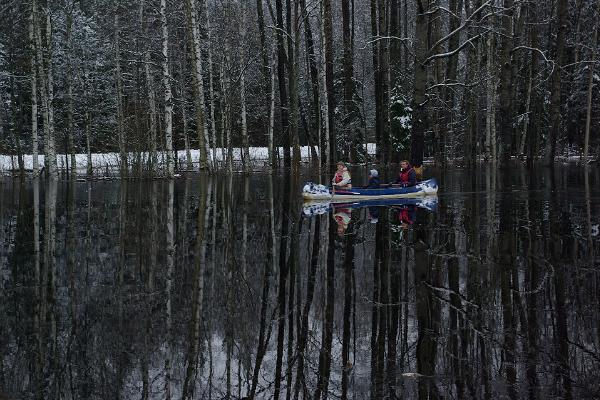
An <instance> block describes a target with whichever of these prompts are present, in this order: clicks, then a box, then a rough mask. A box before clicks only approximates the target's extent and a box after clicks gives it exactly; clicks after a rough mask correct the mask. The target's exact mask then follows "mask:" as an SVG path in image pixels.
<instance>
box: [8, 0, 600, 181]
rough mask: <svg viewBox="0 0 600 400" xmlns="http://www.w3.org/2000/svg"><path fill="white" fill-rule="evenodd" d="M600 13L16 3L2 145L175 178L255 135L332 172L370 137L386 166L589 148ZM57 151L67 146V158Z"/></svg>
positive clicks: (361, 157) (385, 4)
mask: <svg viewBox="0 0 600 400" xmlns="http://www.w3.org/2000/svg"><path fill="white" fill-rule="evenodd" d="M599 7H600V6H598V1H594V0H577V1H572V2H568V1H567V0H555V1H548V2H546V1H522V0H485V1H484V0H447V1H446V0H416V1H410V2H409V1H408V0H369V1H358V0H342V1H340V2H332V1H330V0H323V1H319V2H317V1H312V0H310V1H309V0H285V1H284V0H257V1H256V2H250V3H247V2H241V1H238V0H226V1H222V2H212V1H208V0H200V1H195V0H186V1H184V2H175V1H171V0H165V1H164V2H161V1H159V0H126V1H115V0H60V1H48V0H30V1H27V2H21V1H13V0H3V1H2V3H1V4H0V12H1V13H2V20H3V21H11V23H9V24H2V27H0V140H1V150H2V153H3V154H6V155H12V156H15V158H14V159H10V158H9V159H6V158H5V159H4V161H3V166H4V168H21V169H23V168H33V169H34V170H36V171H37V169H38V168H39V167H38V165H37V154H38V152H40V153H41V154H44V155H45V157H46V159H47V160H48V162H46V165H47V170H49V171H50V172H51V173H53V172H55V170H56V169H57V168H67V169H69V168H70V169H73V170H75V169H76V168H77V163H81V164H82V165H86V166H87V167H86V169H87V173H89V174H91V173H92V166H93V165H92V164H97V163H96V162H95V161H93V154H92V153H97V152H116V153H118V158H117V160H116V161H115V163H117V164H118V166H119V167H121V168H122V171H123V172H124V173H125V172H127V173H128V172H131V171H142V170H147V169H148V170H155V169H156V168H157V166H158V165H161V166H165V167H164V168H163V170H164V171H165V172H166V174H168V175H172V174H173V170H174V168H186V169H189V168H192V165H193V164H194V163H196V164H197V166H198V167H199V168H200V169H207V168H227V169H231V168H232V167H231V165H232V163H233V161H240V160H241V161H242V162H243V164H244V165H245V166H246V167H247V166H248V164H250V161H251V160H252V159H254V158H257V157H258V155H257V153H255V152H254V151H252V150H251V149H249V147H250V146H263V147H268V148H269V149H270V152H269V157H268V158H269V160H270V163H271V164H273V163H275V162H278V161H279V157H280V154H279V152H276V151H275V149H276V147H278V146H280V147H281V146H282V147H283V150H282V154H281V156H282V157H283V158H282V161H283V163H284V164H285V165H286V166H292V165H294V166H296V165H298V163H299V162H300V159H301V157H303V156H308V155H310V156H311V157H312V158H316V157H318V154H320V157H319V158H320V162H321V164H322V166H324V167H325V166H327V165H330V164H331V163H332V162H333V161H334V160H337V159H339V158H343V159H348V160H350V161H352V162H364V161H367V151H366V145H367V143H373V142H374V143H376V145H377V151H376V155H375V160H374V161H375V162H376V163H379V164H388V163H390V162H396V161H397V160H398V158H399V157H403V158H410V160H411V161H412V162H413V164H414V165H415V166H420V165H421V164H422V162H423V159H424V158H426V157H433V158H434V159H435V160H436V161H437V162H439V163H444V162H446V161H447V160H452V161H453V160H457V159H461V160H463V161H464V162H465V163H467V164H472V163H474V162H476V161H477V160H479V159H481V158H483V159H485V160H487V161H489V162H496V161H503V162H505V161H507V160H509V159H510V158H511V157H515V156H516V157H523V158H526V159H527V160H528V162H529V163H530V164H533V163H534V162H536V161H540V162H542V161H543V162H544V163H546V164H547V163H551V162H553V161H554V160H555V159H556V158H557V157H559V156H565V155H584V156H585V157H584V158H585V159H587V158H588V156H589V155H590V154H591V155H595V154H596V153H597V151H596V147H597V146H598V143H597V140H595V137H596V136H597V133H598V121H597V118H595V116H596V115H597V114H598V113H597V108H596V107H597V106H596V104H598V103H599V102H598V101H596V100H597V98H598V94H597V92H596V91H595V90H594V89H595V85H597V82H598V75H599V74H598V73H595V72H594V71H597V70H598V68H597V64H598V61H597V51H598V43H597V42H598V33H597V32H598V21H599V19H600V17H599V15H598V14H599ZM300 146H309V149H308V150H301V147H300ZM235 148H238V149H240V150H239V152H238V150H234V149H235ZM317 149H321V151H320V153H319V152H318V150H317ZM173 150H178V152H177V153H175V156H176V157H175V159H173V154H174V153H173ZM302 151H305V152H306V154H304V155H303V154H302ZM25 154H33V155H34V158H35V160H36V162H34V161H32V160H31V159H30V158H27V160H25V158H24V155H25ZM57 154H58V155H60V154H64V155H71V156H70V157H66V156H65V157H59V159H58V164H57V165H55V164H56V163H55V161H54V160H56V157H57V156H56V155H57ZM75 154H87V156H84V157H75V156H74V155H75ZM25 164H27V165H25Z"/></svg>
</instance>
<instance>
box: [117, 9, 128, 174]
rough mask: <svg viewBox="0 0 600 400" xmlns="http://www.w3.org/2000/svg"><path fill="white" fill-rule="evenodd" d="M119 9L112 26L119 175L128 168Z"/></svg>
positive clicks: (124, 172) (125, 172)
mask: <svg viewBox="0 0 600 400" xmlns="http://www.w3.org/2000/svg"><path fill="white" fill-rule="evenodd" d="M119 12H120V11H119V7H118V6H117V7H116V9H115V16H114V26H115V37H114V40H115V65H116V72H115V81H116V90H117V133H118V142H119V155H120V159H121V160H120V161H121V174H122V175H125V174H127V172H128V170H129V167H128V156H127V152H126V150H125V115H124V111H123V74H122V72H121V50H120V42H121V39H120V38H119V35H120V32H121V30H120V28H119Z"/></svg>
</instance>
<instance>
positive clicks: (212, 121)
mask: <svg viewBox="0 0 600 400" xmlns="http://www.w3.org/2000/svg"><path fill="white" fill-rule="evenodd" d="M203 4H204V13H205V15H206V43H207V49H206V53H207V58H208V94H209V97H210V102H209V103H210V141H211V144H212V165H213V168H215V169H216V168H217V123H216V120H215V90H214V81H213V62H212V50H211V48H212V46H211V41H210V15H209V14H208V5H207V3H206V1H203Z"/></svg>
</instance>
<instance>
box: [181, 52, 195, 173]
mask: <svg viewBox="0 0 600 400" xmlns="http://www.w3.org/2000/svg"><path fill="white" fill-rule="evenodd" d="M183 46H184V51H183V56H182V57H180V58H179V82H180V84H181V86H180V88H179V91H180V96H181V99H180V101H181V105H180V107H181V124H182V125H183V126H182V130H183V142H184V147H185V160H186V169H187V170H188V171H191V170H192V169H193V168H194V164H193V163H192V152H191V150H190V137H189V136H188V117H187V96H186V93H187V90H186V89H187V86H186V84H185V72H184V71H185V70H186V65H185V58H186V51H185V48H186V46H185V44H184V45H183Z"/></svg>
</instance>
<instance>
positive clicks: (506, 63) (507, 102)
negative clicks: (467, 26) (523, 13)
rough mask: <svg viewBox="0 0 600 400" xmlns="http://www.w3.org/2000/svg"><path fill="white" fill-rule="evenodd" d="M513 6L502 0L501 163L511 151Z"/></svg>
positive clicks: (509, 1)
mask: <svg viewBox="0 0 600 400" xmlns="http://www.w3.org/2000/svg"><path fill="white" fill-rule="evenodd" d="M513 6H514V0H504V12H503V14H502V18H501V19H502V33H503V36H502V40H501V42H500V96H499V97H500V99H499V100H500V109H499V113H498V114H499V115H498V117H499V118H498V119H499V128H500V138H501V141H500V149H499V151H500V158H501V161H502V163H503V164H505V163H506V162H508V160H510V156H511V153H512V148H513V144H512V139H513V126H512V98H511V97H512V90H513V85H514V83H513V75H512V65H511V53H512V47H513V32H512V30H513V27H512V26H513V24H512V19H513V11H512V9H513Z"/></svg>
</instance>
